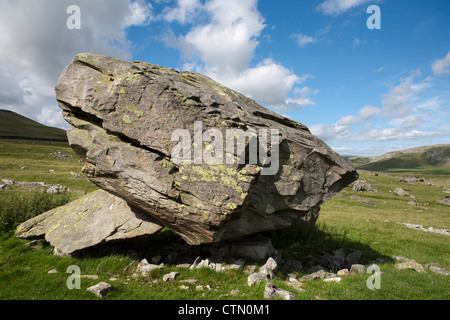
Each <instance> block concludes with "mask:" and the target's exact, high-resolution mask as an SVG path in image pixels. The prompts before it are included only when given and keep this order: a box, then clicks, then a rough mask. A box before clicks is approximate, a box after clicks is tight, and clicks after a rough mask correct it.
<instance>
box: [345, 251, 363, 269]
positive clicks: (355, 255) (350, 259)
mask: <svg viewBox="0 0 450 320" xmlns="http://www.w3.org/2000/svg"><path fill="white" fill-rule="evenodd" d="M361 257H362V253H361V252H360V251H358V250H353V251H352V252H350V253H349V254H348V255H347V256H346V257H345V262H346V263H347V264H348V265H350V266H351V265H354V264H357V263H358V262H359V261H360V260H361Z"/></svg>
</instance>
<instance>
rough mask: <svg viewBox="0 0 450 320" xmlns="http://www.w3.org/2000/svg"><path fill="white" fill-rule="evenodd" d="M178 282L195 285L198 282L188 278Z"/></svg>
mask: <svg viewBox="0 0 450 320" xmlns="http://www.w3.org/2000/svg"><path fill="white" fill-rule="evenodd" d="M180 282H182V283H189V284H196V283H197V282H198V280H197V279H195V278H189V279H183V280H180Z"/></svg>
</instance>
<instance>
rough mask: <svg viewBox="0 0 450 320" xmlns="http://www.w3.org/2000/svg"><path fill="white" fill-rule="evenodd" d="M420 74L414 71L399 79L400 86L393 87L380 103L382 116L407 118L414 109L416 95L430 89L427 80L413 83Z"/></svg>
mask: <svg viewBox="0 0 450 320" xmlns="http://www.w3.org/2000/svg"><path fill="white" fill-rule="evenodd" d="M418 76H420V72H418V71H415V72H414V73H413V74H412V75H411V76H409V77H406V78H403V79H401V82H400V84H398V85H397V86H395V87H393V88H392V89H391V90H390V91H389V93H388V94H386V95H385V96H384V98H383V101H382V112H383V115H384V116H386V117H388V118H401V117H405V116H407V115H408V114H409V113H410V112H411V111H412V110H413V109H414V102H415V101H416V100H417V98H418V96H417V95H418V94H419V93H421V92H423V91H424V90H425V89H427V88H429V87H430V83H429V80H430V79H428V78H427V79H424V80H422V81H420V82H415V81H414V80H415V78H417V77H418Z"/></svg>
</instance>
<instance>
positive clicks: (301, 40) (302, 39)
mask: <svg viewBox="0 0 450 320" xmlns="http://www.w3.org/2000/svg"><path fill="white" fill-rule="evenodd" d="M292 38H294V39H295V41H296V42H297V45H298V46H299V47H301V48H304V47H306V46H307V45H308V44H310V43H316V42H317V38H313V37H311V36H308V35H306V34H303V33H294V34H293V35H292Z"/></svg>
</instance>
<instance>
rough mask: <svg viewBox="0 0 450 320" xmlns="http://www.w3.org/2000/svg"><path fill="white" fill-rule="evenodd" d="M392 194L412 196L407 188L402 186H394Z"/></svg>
mask: <svg viewBox="0 0 450 320" xmlns="http://www.w3.org/2000/svg"><path fill="white" fill-rule="evenodd" d="M394 194H395V195H397V196H400V197H410V198H414V197H413V196H412V195H411V194H410V193H409V192H408V190H406V189H404V188H395V189H394Z"/></svg>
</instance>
